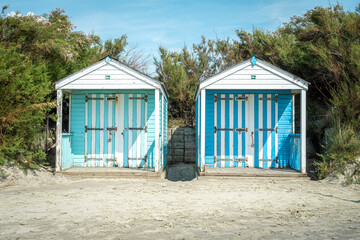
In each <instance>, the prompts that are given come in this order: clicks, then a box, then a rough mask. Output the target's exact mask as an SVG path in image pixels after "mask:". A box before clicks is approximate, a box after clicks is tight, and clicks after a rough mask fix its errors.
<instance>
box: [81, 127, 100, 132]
mask: <svg viewBox="0 0 360 240" xmlns="http://www.w3.org/2000/svg"><path fill="white" fill-rule="evenodd" d="M88 130H104V128H89V127H88V126H85V132H87V131H88Z"/></svg>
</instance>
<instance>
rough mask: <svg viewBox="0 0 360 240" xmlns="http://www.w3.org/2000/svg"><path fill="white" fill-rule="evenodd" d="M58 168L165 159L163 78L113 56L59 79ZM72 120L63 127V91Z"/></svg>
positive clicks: (152, 164)
mask: <svg viewBox="0 0 360 240" xmlns="http://www.w3.org/2000/svg"><path fill="white" fill-rule="evenodd" d="M55 88H56V90H57V105H58V108H57V115H58V119H57V131H56V137H57V141H56V170H57V171H59V170H65V169H68V168H70V167H72V166H79V167H130V168H131V167H133V168H136V167H147V168H154V169H155V171H156V172H158V171H159V170H161V169H163V168H164V167H165V165H166V147H167V146H166V145H167V134H166V133H167V101H168V96H167V93H166V90H165V89H164V87H163V86H162V84H161V83H160V82H159V81H157V80H155V79H153V78H151V77H149V76H147V75H144V74H142V73H140V72H138V71H136V70H134V69H132V68H130V67H128V66H126V65H124V64H122V63H120V62H118V61H117V60H115V59H112V58H110V57H106V58H104V59H102V60H101V61H99V62H97V63H95V64H93V65H91V66H89V67H87V68H85V69H82V70H81V71H78V72H76V73H74V74H72V75H70V76H68V77H66V78H64V79H62V80H60V81H58V82H56V84H55ZM65 94H66V95H68V96H69V124H68V129H65V131H66V133H65V131H63V126H62V124H63V117H62V116H63V114H62V113H63V110H62V108H63V95H65Z"/></svg>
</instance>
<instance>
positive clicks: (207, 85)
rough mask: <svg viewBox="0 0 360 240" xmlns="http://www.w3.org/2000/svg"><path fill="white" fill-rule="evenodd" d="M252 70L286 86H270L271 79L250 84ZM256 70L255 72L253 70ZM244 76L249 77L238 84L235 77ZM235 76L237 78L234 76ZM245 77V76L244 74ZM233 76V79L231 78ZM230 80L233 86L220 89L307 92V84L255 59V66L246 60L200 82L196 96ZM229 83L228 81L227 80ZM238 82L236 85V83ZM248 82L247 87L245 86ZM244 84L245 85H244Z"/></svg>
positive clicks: (217, 87) (238, 80)
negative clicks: (219, 82) (223, 81)
mask: <svg viewBox="0 0 360 240" xmlns="http://www.w3.org/2000/svg"><path fill="white" fill-rule="evenodd" d="M250 67H251V68H252V69H254V75H256V71H259V69H261V70H263V71H266V72H267V73H268V74H269V75H273V76H276V77H277V78H279V79H282V80H284V82H285V83H286V84H282V85H273V84H272V80H270V79H272V78H270V79H269V83H268V84H266V85H264V84H255V85H254V84H251V80H252V79H251V78H250V75H251V69H249V68H250ZM255 69H256V70H255ZM245 72H246V75H249V80H248V81H247V80H246V81H244V79H241V81H242V84H238V83H240V79H237V76H240V75H241V74H242V73H245ZM235 75H237V76H235ZM244 75H245V74H244ZM232 76H234V77H232ZM229 78H231V79H232V81H234V84H233V86H229V85H227V86H222V87H221V89H248V90H250V89H251V90H257V89H289V90H307V89H308V85H309V83H308V82H307V81H305V80H303V79H301V78H299V77H297V76H295V75H293V74H291V73H289V72H286V71H284V70H282V69H280V68H278V67H276V66H274V65H272V64H269V63H267V62H265V61H263V60H260V59H257V61H256V64H255V66H252V63H251V62H250V59H247V60H245V61H243V62H240V63H238V64H236V65H234V66H233V67H230V68H228V69H226V70H224V71H222V72H220V73H218V74H216V75H214V76H212V77H210V78H208V79H205V80H204V81H202V82H200V84H199V85H198V88H197V91H196V96H195V99H196V98H197V96H198V95H199V93H200V91H201V90H202V89H220V88H219V86H212V85H213V84H215V83H216V82H218V81H221V80H223V79H229ZM227 81H229V80H227ZM237 82H238V83H237ZM247 82H248V86H246V85H247V84H246V83H247ZM244 83H245V84H244Z"/></svg>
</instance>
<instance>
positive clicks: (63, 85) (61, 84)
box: [55, 58, 168, 99]
mask: <svg viewBox="0 0 360 240" xmlns="http://www.w3.org/2000/svg"><path fill="white" fill-rule="evenodd" d="M106 65H108V66H112V67H114V68H116V70H119V72H122V73H125V74H127V75H129V76H130V77H131V78H134V79H136V80H137V81H141V82H143V83H144V84H145V85H147V86H143V87H141V88H142V89H160V90H161V92H162V94H163V95H164V96H165V97H166V99H168V95H167V92H166V90H165V88H164V87H163V86H162V84H161V83H160V82H159V81H157V80H155V79H152V78H151V77H148V76H146V75H144V74H142V73H139V72H138V71H136V70H134V69H132V68H130V67H128V66H126V65H124V64H122V63H120V62H119V61H117V60H115V59H113V58H111V60H110V62H108V63H107V62H106V60H105V59H102V60H101V61H99V62H97V63H95V64H93V65H91V66H88V67H86V68H84V69H82V70H80V71H78V72H76V73H73V74H71V75H70V76H67V77H65V78H63V79H61V80H59V81H57V82H56V83H55V89H56V90H68V89H140V88H139V87H136V86H134V85H133V86H132V84H129V85H128V86H124V85H123V84H121V82H120V81H121V80H115V82H116V81H118V82H119V84H117V83H115V82H114V80H113V81H111V82H114V83H111V84H107V85H106V86H103V87H97V86H88V84H86V83H85V82H86V81H82V82H83V84H79V85H77V86H75V87H74V86H68V85H69V84H71V83H72V82H74V81H76V80H79V79H80V78H82V77H84V76H86V75H88V74H91V73H93V72H94V71H96V70H99V69H100V68H102V67H104V66H106ZM104 80H105V79H104ZM105 81H106V80H105ZM82 86H83V87H82Z"/></svg>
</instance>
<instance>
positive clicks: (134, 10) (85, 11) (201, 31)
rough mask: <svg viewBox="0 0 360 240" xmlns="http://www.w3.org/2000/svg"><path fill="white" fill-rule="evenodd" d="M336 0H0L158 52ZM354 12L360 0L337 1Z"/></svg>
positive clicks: (277, 21)
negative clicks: (61, 12) (56, 13)
mask: <svg viewBox="0 0 360 240" xmlns="http://www.w3.org/2000/svg"><path fill="white" fill-rule="evenodd" d="M336 2H337V1H333V0H330V1H329V0H319V1H313V0H297V1H293V0H287V1H286V0H281V1H275V0H267V1H265V0H258V1H256V0H253V1H251V0H248V1H241V0H238V1H236V0H229V1H226V0H223V1H215V0H199V1H196V0H168V1H166V0H147V1H145V0H138V1H135V0H134V1H131V0H128V1H123V0H117V1H115V0H103V1H101V0H87V1H76V0H30V1H29V0H1V1H0V3H1V6H3V5H7V4H8V5H10V8H9V9H8V10H7V13H10V12H12V11H17V10H19V11H20V12H21V13H23V14H27V13H28V12H34V13H35V14H38V15H41V14H44V13H49V12H50V11H51V10H54V9H56V8H61V9H65V11H66V14H68V15H69V16H70V19H71V21H72V23H73V24H74V25H75V26H77V30H81V31H84V32H85V33H90V32H94V33H95V34H98V35H100V37H101V38H102V39H103V40H107V39H113V38H116V37H119V36H121V35H122V34H126V35H127V36H128V40H129V42H130V44H131V45H133V46H137V47H138V48H140V49H143V50H144V52H146V53H149V54H151V55H152V56H155V57H157V56H158V53H157V52H158V47H159V46H164V47H166V48H168V49H171V50H178V49H181V48H182V47H183V46H184V45H185V44H186V45H187V46H191V45H192V44H193V43H198V42H200V39H201V35H204V36H205V37H206V38H212V39H214V38H216V37H218V38H226V37H230V38H234V37H235V30H236V29H244V30H246V31H252V29H253V28H254V27H255V28H262V29H268V30H275V29H276V28H277V27H278V26H280V25H281V23H283V22H286V21H288V20H289V18H290V17H291V16H293V15H301V14H303V13H305V12H306V10H309V9H312V8H314V7H315V6H324V7H327V6H329V3H330V4H335V3H336ZM338 2H339V3H340V4H342V5H343V6H344V9H345V10H351V11H354V10H355V7H356V6H357V4H358V3H359V1H356V0H342V1H341V0H340V1H338Z"/></svg>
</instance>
